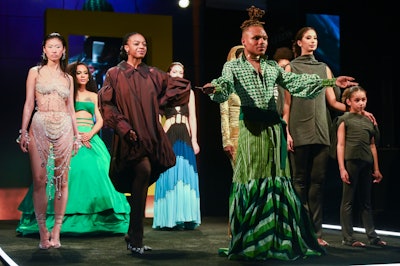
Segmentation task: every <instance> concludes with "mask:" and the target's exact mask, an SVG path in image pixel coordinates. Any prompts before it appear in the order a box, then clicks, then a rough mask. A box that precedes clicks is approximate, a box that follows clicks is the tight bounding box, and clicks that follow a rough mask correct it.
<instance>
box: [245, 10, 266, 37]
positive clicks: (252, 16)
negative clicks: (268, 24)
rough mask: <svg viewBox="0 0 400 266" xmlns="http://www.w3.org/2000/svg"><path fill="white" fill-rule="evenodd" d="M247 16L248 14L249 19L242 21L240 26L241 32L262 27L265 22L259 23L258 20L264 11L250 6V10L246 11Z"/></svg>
mask: <svg viewBox="0 0 400 266" xmlns="http://www.w3.org/2000/svg"><path fill="white" fill-rule="evenodd" d="M246 10H247V12H248V14H249V19H248V20H245V21H243V23H242V25H241V26H240V28H241V29H242V31H245V30H247V29H248V28H249V27H251V26H262V27H263V25H264V24H265V22H262V21H260V19H261V18H262V17H263V16H264V14H265V11H264V10H262V9H260V8H258V7H255V6H251V7H250V8H248V9H246Z"/></svg>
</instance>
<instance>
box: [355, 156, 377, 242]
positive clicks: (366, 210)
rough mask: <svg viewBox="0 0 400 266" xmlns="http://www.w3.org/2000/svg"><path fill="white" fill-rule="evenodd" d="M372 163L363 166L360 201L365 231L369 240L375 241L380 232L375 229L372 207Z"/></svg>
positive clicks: (360, 180)
mask: <svg viewBox="0 0 400 266" xmlns="http://www.w3.org/2000/svg"><path fill="white" fill-rule="evenodd" d="M360 168H361V167H360ZM371 176H372V173H371V165H370V164H367V163H365V165H363V166H362V168H361V172H360V179H359V195H360V197H359V202H360V211H361V219H362V222H363V225H364V228H365V233H366V235H367V237H368V240H369V242H373V241H375V239H377V238H378V234H377V233H376V231H375V225H374V220H373V216H372V207H371V189H372V179H371Z"/></svg>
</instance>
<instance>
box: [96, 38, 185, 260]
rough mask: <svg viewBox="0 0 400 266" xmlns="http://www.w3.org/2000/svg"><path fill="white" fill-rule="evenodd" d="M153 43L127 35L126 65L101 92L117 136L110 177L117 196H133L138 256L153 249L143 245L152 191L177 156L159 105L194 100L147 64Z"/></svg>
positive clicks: (131, 236) (132, 246)
mask: <svg viewBox="0 0 400 266" xmlns="http://www.w3.org/2000/svg"><path fill="white" fill-rule="evenodd" d="M146 52H147V42H146V39H145V37H144V36H143V35H142V34H140V33H137V32H131V33H128V34H127V35H125V37H124V38H123V42H122V47H121V52H120V57H121V59H122V61H121V62H120V63H119V64H118V65H117V66H115V67H112V68H110V69H109V70H108V71H107V74H106V78H105V81H104V83H103V87H102V88H101V89H100V91H99V105H100V111H101V113H102V115H103V118H104V124H105V126H107V127H109V128H111V129H112V130H113V131H114V135H113V141H112V152H111V153H112V158H111V165H110V178H111V180H112V181H113V184H114V186H115V188H116V190H117V191H119V192H122V193H130V197H129V198H128V201H129V204H130V206H131V214H130V223H129V229H128V234H127V235H126V236H125V240H126V242H127V249H128V250H130V251H131V252H132V254H136V255H137V254H139V255H140V254H143V253H144V251H147V250H151V248H150V247H148V246H144V245H143V219H144V212H145V207H146V197H147V191H148V187H149V186H150V185H151V184H152V183H154V182H155V181H156V180H157V179H158V177H159V175H160V173H162V172H163V171H165V170H166V169H168V168H170V167H172V166H174V165H175V155H174V152H173V149H172V146H171V142H170V141H169V140H168V138H167V136H166V134H165V132H164V130H163V128H162V125H161V124H160V121H159V114H160V110H159V106H160V105H166V104H169V105H171V104H181V103H183V102H186V101H189V92H190V82H189V81H187V80H186V79H181V78H172V77H170V76H169V75H168V74H167V73H166V72H164V71H162V70H160V69H157V68H155V67H151V66H148V65H146V64H145V63H144V62H142V60H143V58H144V57H145V56H146Z"/></svg>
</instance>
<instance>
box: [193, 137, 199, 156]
mask: <svg viewBox="0 0 400 266" xmlns="http://www.w3.org/2000/svg"><path fill="white" fill-rule="evenodd" d="M192 147H193V152H194V154H196V155H197V154H199V152H200V146H199V144H198V143H197V140H192Z"/></svg>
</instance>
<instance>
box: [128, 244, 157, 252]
mask: <svg viewBox="0 0 400 266" xmlns="http://www.w3.org/2000/svg"><path fill="white" fill-rule="evenodd" d="M126 249H127V250H130V251H131V252H132V254H139V255H143V254H144V252H145V251H152V250H153V249H152V248H151V247H149V246H143V247H141V248H137V247H134V246H133V245H132V244H131V243H128V245H127V247H126Z"/></svg>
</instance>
